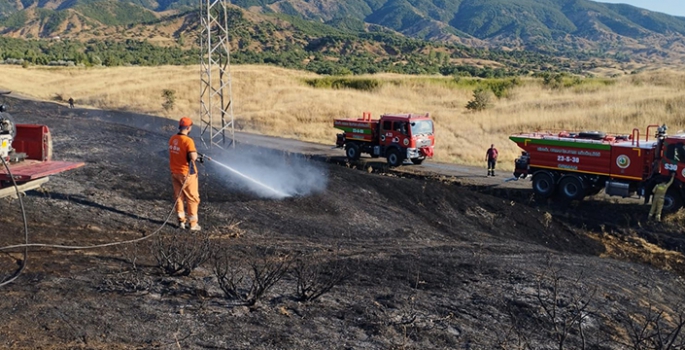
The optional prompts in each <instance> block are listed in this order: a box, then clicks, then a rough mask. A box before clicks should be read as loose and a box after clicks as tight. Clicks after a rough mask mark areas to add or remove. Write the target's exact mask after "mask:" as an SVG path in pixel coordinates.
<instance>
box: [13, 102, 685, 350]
mask: <svg viewBox="0 0 685 350" xmlns="http://www.w3.org/2000/svg"><path fill="white" fill-rule="evenodd" d="M12 111H13V115H14V116H15V117H16V119H17V120H19V121H21V122H23V123H40V124H47V125H48V126H49V127H50V128H51V130H52V132H53V135H54V145H55V154H56V157H57V158H59V159H64V160H76V161H84V162H86V166H85V167H84V168H82V169H78V170H75V171H72V172H68V173H65V174H62V175H59V176H55V177H53V178H52V179H51V181H50V182H49V183H48V184H47V185H46V186H45V188H44V190H43V191H42V192H32V193H30V194H29V195H28V196H27V197H25V201H26V207H27V214H28V215H29V226H30V231H31V232H30V233H31V241H32V242H45V243H53V244H55V243H61V244H70V245H71V244H83V245H89V244H98V243H105V242H111V241H116V240H125V239H133V238H137V237H141V236H142V235H144V234H148V233H150V232H152V231H154V230H155V229H157V228H158V227H159V226H160V225H161V223H162V222H163V220H164V218H165V216H166V214H167V213H168V210H169V209H170V204H171V201H170V200H169V198H170V196H171V190H170V185H169V175H168V171H167V160H166V158H165V157H164V156H163V150H164V148H165V146H164V145H165V144H166V141H167V139H168V136H169V135H170V134H171V133H173V132H174V130H175V123H174V122H173V121H168V120H163V119H161V118H160V119H157V118H153V117H146V116H139V115H133V114H127V113H123V112H104V111H91V110H79V109H77V110H68V109H65V108H64V107H57V106H56V105H54V104H51V103H41V102H35V101H13V102H12ZM243 137H244V138H245V139H243V140H241V138H243ZM238 140H239V141H240V142H241V144H240V147H246V148H247V147H248V146H247V144H249V143H250V142H251V141H250V140H252V142H257V143H259V142H262V140H263V138H262V137H259V136H249V135H243V134H240V135H239V136H238ZM255 140H258V141H255ZM269 140H270V141H269V144H270V145H271V146H274V145H277V146H276V147H273V148H276V149H281V150H286V151H289V152H292V153H299V152H302V153H308V154H309V155H310V157H309V158H312V157H313V158H325V154H324V155H319V154H316V153H315V151H317V150H323V149H322V148H326V147H325V146H317V145H308V144H302V143H293V142H292V141H289V140H286V141H283V140H278V139H269ZM294 145H300V146H297V147H300V148H297V147H295V146H294ZM303 148H304V149H303ZM310 150H311V151H310ZM328 151H330V150H328ZM160 152H161V153H160ZM283 157H291V158H292V162H293V164H307V166H312V167H313V168H315V169H316V171H318V172H320V173H321V175H322V176H325V177H326V178H327V179H328V185H327V187H326V189H325V190H324V191H323V192H320V193H316V194H313V195H310V196H306V197H296V198H289V199H285V200H280V201H277V200H267V199H260V198H258V197H255V196H254V195H252V194H250V193H249V192H244V191H239V190H236V187H235V185H236V184H234V183H231V181H230V180H229V181H220V180H222V179H223V178H224V177H225V176H223V175H222V174H221V173H219V172H217V170H216V168H214V167H213V166H212V165H211V164H208V165H207V166H206V167H205V168H203V176H202V180H201V181H202V182H201V186H202V188H201V192H202V200H203V203H202V204H201V208H202V210H201V220H202V224H203V226H204V227H205V229H206V230H207V231H208V232H211V233H212V237H213V241H214V243H215V244H217V245H222V246H224V247H226V248H227V249H228V251H230V252H232V253H231V254H234V255H236V256H241V254H246V255H248V256H254V254H255V249H257V248H263V249H273V250H276V251H278V252H280V253H282V254H285V253H287V254H290V255H293V254H296V253H302V254H305V255H306V256H312V257H315V258H317V259H319V260H317V261H320V262H321V264H325V263H326V262H328V261H341V262H343V263H344V264H347V265H348V266H349V267H350V268H351V269H353V271H354V273H353V274H352V275H351V276H350V277H349V278H348V279H346V280H345V283H344V284H343V285H341V286H337V287H336V288H334V289H333V290H332V291H331V292H330V293H327V294H325V295H324V296H322V297H321V298H320V299H318V300H316V301H313V302H310V303H300V302H297V301H295V300H294V299H293V297H292V296H293V294H294V290H295V281H294V278H293V277H292V276H290V275H288V276H287V277H286V278H285V279H284V280H283V281H281V282H280V283H278V284H277V285H276V286H275V287H274V289H273V290H271V291H269V292H268V293H267V295H265V296H264V298H262V299H261V300H260V301H259V303H258V304H257V305H256V306H255V307H245V306H239V305H236V303H235V302H232V301H230V300H226V299H224V298H223V295H222V293H221V291H220V289H219V288H218V284H217V282H216V279H215V278H214V277H213V273H212V271H211V270H212V266H211V264H206V265H204V266H203V267H201V268H200V269H198V270H196V271H194V272H193V273H192V274H191V275H190V276H186V277H169V276H165V275H164V274H162V273H161V272H160V270H159V269H157V268H156V267H155V265H156V261H155V259H154V258H153V255H152V254H151V251H154V248H153V247H152V245H151V244H148V243H142V244H137V245H135V246H133V245H129V246H121V247H116V248H109V249H98V250H79V251H59V250H54V249H42V250H35V251H32V252H31V253H30V255H29V260H28V264H29V265H28V269H27V270H26V272H25V273H24V274H23V275H22V276H21V277H20V279H19V280H17V281H16V282H15V283H13V284H11V285H9V286H7V287H5V288H3V289H2V290H0V292H2V293H3V296H4V297H3V298H2V299H1V300H0V319H1V320H2V321H0V322H2V327H0V346H4V347H10V348H27V349H33V348H44V349H62V348H68V347H72V348H98V349H100V348H101V349H110V348H141V349H143V348H162V349H172V348H174V349H177V348H179V347H180V348H184V349H185V348H192V349H194V348H211V349H216V348H218V349H359V348H368V349H389V348H398V349H399V348H414V349H454V348H464V349H466V348H468V349H492V348H494V347H495V346H496V345H497V344H499V343H501V342H502V341H503V340H505V339H508V338H509V340H512V339H510V338H511V337H512V334H513V335H515V336H518V337H524V336H525V337H526V338H527V339H529V341H530V342H531V343H532V344H533V348H538V349H541V348H548V347H552V346H553V344H554V342H553V341H552V337H550V336H549V333H548V332H547V330H549V328H550V327H551V323H550V322H549V320H547V319H546V318H545V317H544V316H543V314H542V313H541V312H540V311H541V310H540V303H539V301H538V300H537V298H536V294H537V292H538V291H542V292H544V291H546V290H547V289H545V288H542V289H540V284H539V281H540V280H541V278H542V280H543V281H545V280H546V278H547V277H550V276H551V275H552V272H551V271H557V272H558V273H559V274H560V275H562V276H564V277H568V278H569V279H562V280H561V281H562V287H561V290H560V292H561V294H563V295H564V296H565V297H567V298H571V297H573V296H586V297H587V298H589V299H590V300H591V303H590V307H589V308H588V311H589V318H588V320H587V324H586V325H585V332H586V333H585V334H586V337H587V339H588V341H589V342H591V344H593V345H596V346H595V347H594V348H602V347H604V348H613V349H621V348H625V346H621V345H618V343H616V342H612V341H609V340H608V338H609V337H611V336H620V335H621V334H623V332H624V331H625V326H624V325H623V324H622V323H621V320H622V319H623V318H626V317H628V316H630V315H634V314H636V313H639V312H642V311H644V309H645V305H648V304H650V303H651V304H652V305H655V306H657V307H660V308H664V309H668V310H670V311H669V312H671V311H672V309H676V308H677V307H678V304H679V303H680V302H681V301H682V290H683V283H682V278H681V277H680V276H681V275H682V274H683V273H684V272H685V269H684V268H683V262H682V255H681V254H680V253H679V252H680V251H682V249H683V247H685V243H684V242H683V238H682V237H681V235H680V227H679V226H677V225H675V224H665V225H647V224H645V223H644V214H645V207H644V206H640V205H636V204H614V203H612V202H610V201H603V200H598V201H593V200H590V201H587V202H583V203H581V204H573V205H569V206H561V205H552V204H550V203H538V202H536V201H535V200H534V198H532V197H531V195H530V191H529V190H528V189H525V188H524V187H527V186H524V185H525V183H524V184H521V183H518V184H516V183H514V184H512V183H507V184H503V185H502V184H501V179H495V180H493V179H488V178H483V179H482V181H490V182H491V183H486V182H477V181H475V180H474V181H471V180H464V179H459V178H447V177H445V176H435V175H426V174H406V173H398V172H388V171H386V170H385V169H383V167H376V168H375V170H374V171H373V173H371V174H369V173H367V171H366V165H364V166H360V168H362V170H358V169H351V168H348V167H347V166H340V165H337V164H335V163H326V162H317V161H313V160H311V159H310V160H307V157H301V156H296V155H291V156H287V155H283ZM300 162H304V163H300ZM354 166H355V167H357V165H354ZM408 168H409V169H413V170H416V169H417V168H414V167H408ZM422 168H423V167H422ZM476 170H477V169H476ZM476 170H473V171H474V173H473V175H469V173H468V172H466V173H465V175H464V176H466V177H467V179H478V176H480V175H477V174H476V172H477V171H476ZM450 171H454V169H450ZM469 176H472V177H469ZM493 181H496V183H492V182H493ZM0 212H2V213H3V214H2V215H1V216H0V228H1V230H0V231H1V232H2V235H0V245H2V246H4V245H7V244H16V243H20V242H21V239H22V230H21V227H22V224H21V219H20V218H21V216H20V212H19V209H18V203H17V201H13V200H2V201H0ZM236 222H240V225H239V228H240V230H241V232H242V235H241V236H240V237H237V238H229V237H228V235H229V234H231V233H235V231H234V230H233V229H231V228H232V227H234V224H235V223H236ZM640 225H641V226H642V227H640ZM162 234H163V235H164V236H165V237H170V236H173V235H177V234H186V235H187V233H183V232H179V231H178V230H177V229H175V228H174V227H166V228H165V229H163V230H162ZM650 243H651V244H654V246H652V245H650ZM650 251H651V253H650ZM19 256H20V254H17V253H13V254H11V255H7V254H3V255H0V269H1V271H2V272H3V273H4V274H5V275H6V274H9V273H10V272H11V271H12V270H13V269H14V268H15V267H16V266H17V265H16V258H17V257H19ZM571 278H573V279H577V280H578V281H576V282H574V283H570V282H569V281H570V279H571ZM542 286H543V287H546V286H547V285H546V284H544V283H543V285H542ZM593 288H596V291H595V292H594V293H593V294H591V293H589V291H590V290H592V289H593ZM590 296H592V297H590ZM512 330H513V331H512ZM509 331H512V332H509ZM568 341H569V343H568V344H570V345H568V346H569V347H568V348H578V346H579V344H580V343H579V341H580V337H579V336H578V334H572V335H571V337H570V339H569V340H568ZM600 345H601V346H600Z"/></svg>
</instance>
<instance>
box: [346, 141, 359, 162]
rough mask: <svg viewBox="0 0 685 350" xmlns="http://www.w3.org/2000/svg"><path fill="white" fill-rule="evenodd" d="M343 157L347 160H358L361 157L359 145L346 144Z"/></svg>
mask: <svg viewBox="0 0 685 350" xmlns="http://www.w3.org/2000/svg"><path fill="white" fill-rule="evenodd" d="M345 155H347V159H349V160H359V157H360V156H361V152H360V151H359V145H357V144H356V143H348V144H347V145H346V146H345Z"/></svg>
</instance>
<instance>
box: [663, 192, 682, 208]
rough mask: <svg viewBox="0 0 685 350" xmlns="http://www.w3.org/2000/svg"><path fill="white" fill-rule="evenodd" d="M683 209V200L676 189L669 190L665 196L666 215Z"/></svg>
mask: <svg viewBox="0 0 685 350" xmlns="http://www.w3.org/2000/svg"><path fill="white" fill-rule="evenodd" d="M682 207H683V198H682V196H680V193H678V191H677V190H676V189H669V190H668V192H666V195H665V196H664V209H663V212H664V213H675V212H677V211H678V210H680V208H682Z"/></svg>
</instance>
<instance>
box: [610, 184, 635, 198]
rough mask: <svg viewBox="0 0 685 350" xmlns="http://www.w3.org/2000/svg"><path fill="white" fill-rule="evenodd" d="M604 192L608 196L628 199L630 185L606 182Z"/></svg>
mask: <svg viewBox="0 0 685 350" xmlns="http://www.w3.org/2000/svg"><path fill="white" fill-rule="evenodd" d="M604 192H605V193H606V194H608V195H610V196H621V197H624V198H625V197H630V185H629V184H627V183H625V182H615V181H607V184H606V187H605V188H604Z"/></svg>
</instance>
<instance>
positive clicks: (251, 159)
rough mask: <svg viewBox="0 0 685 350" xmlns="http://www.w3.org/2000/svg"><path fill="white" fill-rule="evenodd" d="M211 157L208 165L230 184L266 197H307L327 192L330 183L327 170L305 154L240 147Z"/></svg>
mask: <svg viewBox="0 0 685 350" xmlns="http://www.w3.org/2000/svg"><path fill="white" fill-rule="evenodd" d="M208 156H210V157H211V158H212V161H209V162H206V163H205V164H206V165H207V166H209V167H211V168H212V170H213V172H215V173H216V174H217V175H220V177H221V178H222V180H224V181H226V184H227V185H229V186H230V187H238V188H240V189H241V190H243V191H246V192H250V193H252V194H255V195H257V196H259V197H262V198H272V199H283V198H288V197H300V196H307V195H311V194H315V193H318V192H322V191H324V190H325V189H326V185H327V184H328V174H327V171H326V169H325V168H324V167H323V166H322V165H321V164H320V163H318V162H312V161H309V160H307V159H305V158H304V157H303V156H301V155H286V154H284V153H282V152H279V151H272V150H265V149H250V148H247V147H246V146H238V147H237V149H235V150H234V149H229V150H226V151H224V150H222V151H221V153H218V152H216V154H214V152H213V154H208ZM212 163H214V164H212Z"/></svg>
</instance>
